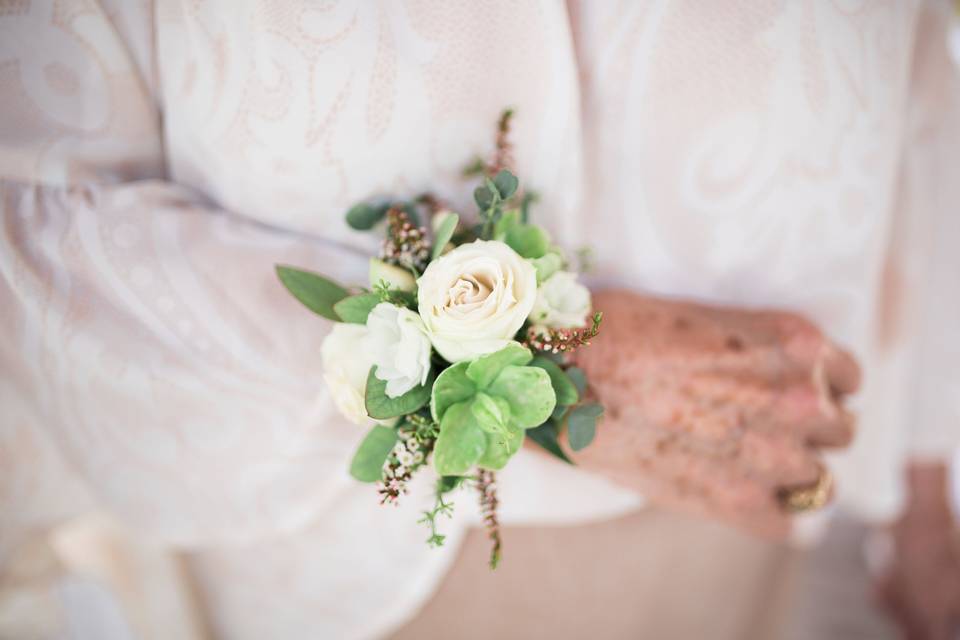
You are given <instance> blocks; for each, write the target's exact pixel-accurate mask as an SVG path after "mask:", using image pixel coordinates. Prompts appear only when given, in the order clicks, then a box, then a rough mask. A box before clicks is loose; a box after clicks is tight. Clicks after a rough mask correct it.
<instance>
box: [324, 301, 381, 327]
mask: <svg viewBox="0 0 960 640" xmlns="http://www.w3.org/2000/svg"><path fill="white" fill-rule="evenodd" d="M378 304H380V295H379V294H377V293H361V294H360V295H357V296H350V297H349V298H344V299H343V300H341V301H340V302H338V303H337V304H335V305H333V310H334V311H335V312H336V313H337V315H338V316H340V319H341V320H343V321H344V322H352V323H354V324H366V323H367V316H368V315H370V312H371V311H372V310H373V308H374V307H375V306H377V305H378Z"/></svg>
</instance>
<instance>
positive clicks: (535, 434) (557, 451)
mask: <svg viewBox="0 0 960 640" xmlns="http://www.w3.org/2000/svg"><path fill="white" fill-rule="evenodd" d="M524 433H525V434H526V436H527V437H528V438H530V439H531V440H533V441H534V442H536V443H537V444H538V445H540V446H541V447H543V449H544V450H545V451H547V452H549V453H551V454H553V455H554V456H555V457H557V458H559V459H561V460H563V461H564V462H566V463H567V464H573V460H571V459H570V458H568V457H567V454H566V453H564V452H563V449H562V448H561V447H560V440H559V438H558V437H557V424H556V423H555V422H553V421H552V420H551V421H550V422H545V423H543V424H542V425H540V426H539V427H535V428H533V429H527V430H526V431H524Z"/></svg>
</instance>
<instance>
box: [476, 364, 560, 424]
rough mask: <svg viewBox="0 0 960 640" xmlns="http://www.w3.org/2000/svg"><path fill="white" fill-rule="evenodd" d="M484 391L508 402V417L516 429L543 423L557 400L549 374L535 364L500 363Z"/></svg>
mask: <svg viewBox="0 0 960 640" xmlns="http://www.w3.org/2000/svg"><path fill="white" fill-rule="evenodd" d="M486 392H487V393H489V394H490V395H491V396H498V397H500V398H503V399H504V400H506V401H507V402H508V403H509V404H510V416H511V420H510V421H511V423H512V426H514V427H518V428H520V429H531V428H533V427H536V426H537V425H540V424H543V423H544V422H545V421H546V420H547V418H549V417H550V414H551V413H553V408H554V407H555V406H556V404H557V396H556V394H555V393H554V392H553V385H552V384H550V376H549V375H548V374H547V372H546V371H544V370H543V369H541V368H539V367H520V366H517V365H510V366H508V367H504V369H503V370H502V371H501V372H500V375H498V376H497V378H496V380H494V381H493V383H492V384H491V385H490V386H489V387H487V389H486Z"/></svg>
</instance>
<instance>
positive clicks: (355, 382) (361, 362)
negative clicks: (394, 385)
mask: <svg viewBox="0 0 960 640" xmlns="http://www.w3.org/2000/svg"><path fill="white" fill-rule="evenodd" d="M369 333H370V332H369V330H368V329H367V327H366V326H364V325H362V324H346V323H337V324H335V325H333V331H331V332H330V333H329V334H328V335H327V337H326V338H325V339H324V341H323V345H322V346H321V347H320V360H321V363H322V365H323V379H324V381H326V383H327V388H328V389H329V390H330V394H331V395H332V396H333V403H334V404H335V405H336V406H337V409H338V410H339V411H340V413H341V414H343V417H344V418H346V419H347V420H349V421H350V422H352V423H354V424H357V425H360V426H362V427H368V426H371V425H373V424H374V423H375V422H376V421H375V420H374V419H373V418H371V417H370V416H368V415H367V407H366V404H365V402H364V396H365V395H366V388H367V375H368V374H369V373H370V367H372V366H373V359H372V358H371V357H370V355H369V353H368V351H367V349H366V347H365V345H366V342H367V340H368V338H369Z"/></svg>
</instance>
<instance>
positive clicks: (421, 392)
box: [364, 367, 433, 420]
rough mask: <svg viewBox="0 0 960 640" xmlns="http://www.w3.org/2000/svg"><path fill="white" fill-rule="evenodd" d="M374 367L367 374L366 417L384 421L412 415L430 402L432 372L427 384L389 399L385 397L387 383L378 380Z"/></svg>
mask: <svg viewBox="0 0 960 640" xmlns="http://www.w3.org/2000/svg"><path fill="white" fill-rule="evenodd" d="M376 370H377V368H376V367H370V373H368V374H367V389H366V393H365V396H364V404H365V405H366V407H367V415H369V416H370V417H371V418H373V419H375V420H386V419H387V418H396V417H397V416H405V415H407V414H408V413H413V412H414V411H416V410H417V409H419V408H420V407H422V406H423V405H425V404H427V402H429V401H430V385H432V384H433V372H432V371H431V372H430V376H429V377H428V378H427V383H426V384H422V385H417V386H416V387H414V388H413V389H410V391H407V392H406V393H405V394H403V395H402V396H398V397H396V398H391V397H389V396H388V395H387V382H386V381H385V380H381V379H380V378H378V377H377V376H376V375H375V373H376Z"/></svg>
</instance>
